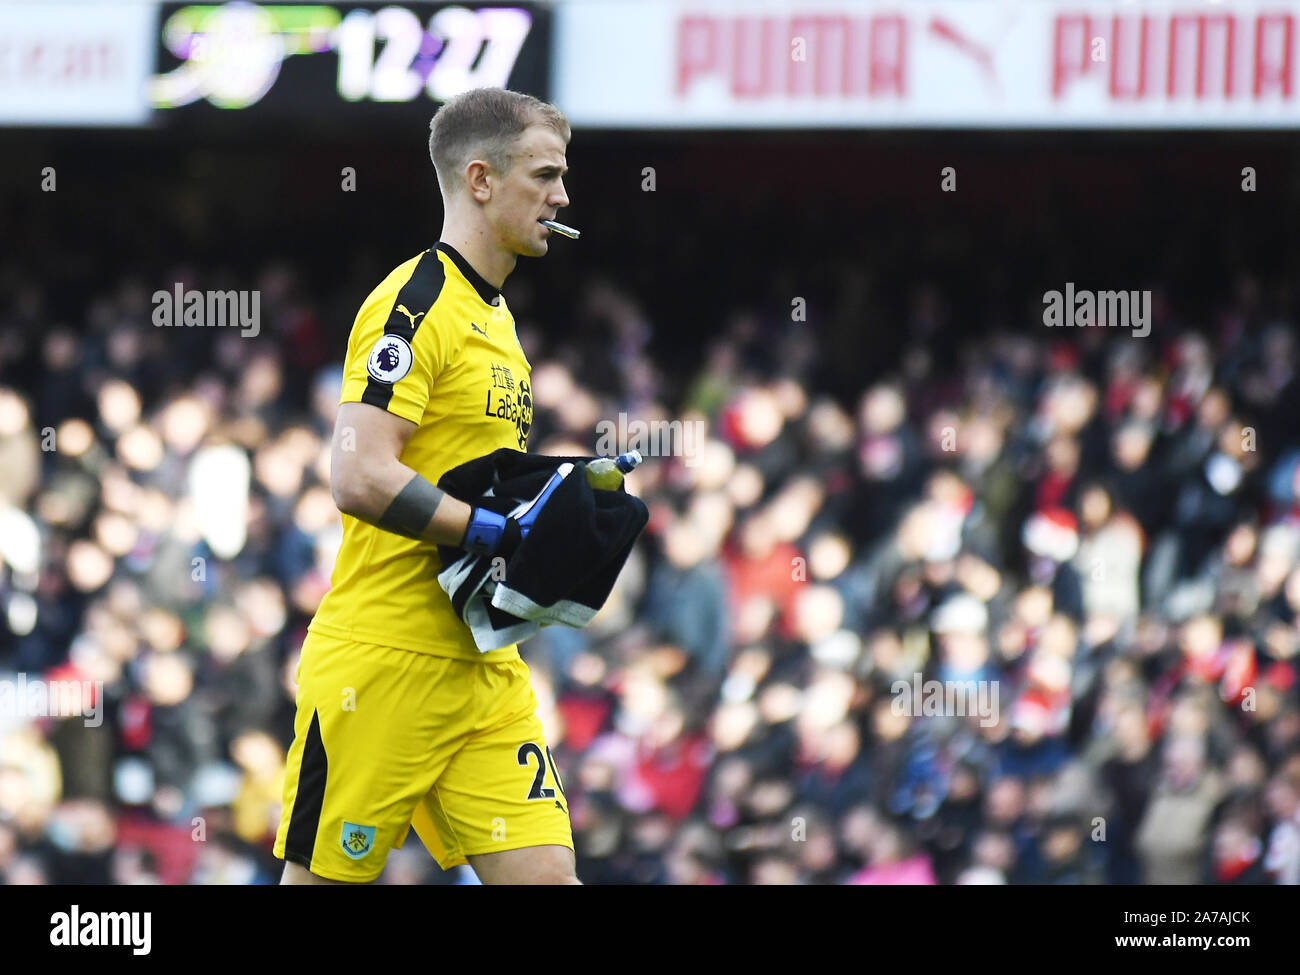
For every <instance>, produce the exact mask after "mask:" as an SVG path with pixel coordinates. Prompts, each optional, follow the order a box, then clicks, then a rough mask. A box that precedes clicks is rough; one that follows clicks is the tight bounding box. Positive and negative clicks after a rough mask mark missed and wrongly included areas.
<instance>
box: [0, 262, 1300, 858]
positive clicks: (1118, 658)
mask: <svg viewBox="0 0 1300 975" xmlns="http://www.w3.org/2000/svg"><path fill="white" fill-rule="evenodd" d="M183 273H184V272H178V274H183ZM178 279H179V278H178ZM372 283H373V282H372ZM257 286H258V289H259V290H260V292H261V302H262V305H261V310H262V316H263V326H262V329H261V332H260V334H259V335H258V336H257V337H255V338H241V337H240V335H239V333H238V331H237V330H234V329H208V330H197V329H185V330H180V329H155V328H153V327H152V326H151V325H150V312H151V306H150V289H149V288H147V287H145V286H142V285H141V284H140V283H139V282H138V281H135V280H123V281H122V282H120V283H119V285H118V286H116V287H114V288H111V289H109V290H107V291H105V292H104V293H102V294H100V295H98V296H96V297H95V298H94V300H93V301H91V302H90V303H89V304H87V305H86V306H85V321H84V322H80V321H78V322H70V323H67V324H64V323H63V320H62V319H61V318H60V316H59V315H58V314H56V313H55V312H54V311H52V310H51V308H50V306H49V304H48V301H49V296H48V295H47V294H46V293H45V292H44V291H43V290H42V289H41V288H40V287H38V286H35V285H32V284H30V283H29V282H27V281H25V280H19V279H17V278H8V279H5V278H0V878H3V880H4V882H6V883H10V884H20V883H42V882H48V883H68V882H80V883H86V882H92V883H119V884H127V883H159V882H162V883H273V882H276V881H277V880H278V878H279V872H280V864H279V862H278V861H276V860H274V858H272V857H271V855H270V847H271V844H272V841H273V838H274V833H275V828H276V825H277V823H278V821H279V814H280V808H279V803H280V788H281V781H282V777H283V772H284V763H285V754H286V750H287V747H288V745H289V743H290V741H291V739H292V726H293V710H294V709H293V694H294V672H295V667H296V664H297V659H298V653H299V650H300V647H301V644H302V640H303V636H304V633H305V629H306V625H307V623H308V622H309V621H310V619H311V616H312V613H313V612H314V610H315V608H316V606H317V605H318V603H319V601H320V599H321V596H322V595H323V593H324V592H325V591H326V590H327V588H328V586H329V574H330V568H331V565H332V560H333V557H334V553H335V551H336V549H337V545H338V543H339V539H340V522H339V515H338V512H337V510H336V509H335V507H334V505H333V503H332V501H331V498H330V492H329V488H328V473H329V471H328V463H329V441H330V435H331V431H332V427H333V418H334V413H335V410H336V408H337V399H338V392H339V383H340V370H339V362H338V360H339V358H340V356H341V353H342V351H343V349H342V345H341V343H339V342H338V341H337V336H334V335H331V334H330V333H329V332H328V330H327V329H326V328H325V327H324V326H323V325H322V310H321V309H320V308H317V307H315V306H314V305H313V304H312V302H310V301H308V300H305V299H304V298H303V297H302V295H303V293H304V290H305V289H303V288H301V287H300V286H299V284H298V282H297V279H296V277H295V274H294V271H293V269H292V268H291V267H287V266H284V265H279V264H275V265H268V266H267V267H266V268H265V269H264V272H263V274H262V276H261V279H260V280H259V281H258V282H257ZM506 293H507V296H508V297H509V295H510V285H509V284H508V285H507V288H506ZM1258 296H1259V291H1258V287H1257V286H1256V285H1255V284H1253V283H1252V282H1250V281H1249V280H1244V281H1243V284H1242V287H1241V289H1240V293H1239V296H1238V301H1237V302H1236V304H1235V305H1234V306H1233V307H1230V308H1226V309H1223V310H1216V311H1214V312H1213V313H1212V314H1208V315H1207V317H1206V319H1205V320H1204V321H1201V322H1197V323H1195V327H1192V324H1189V323H1187V322H1183V321H1179V320H1177V319H1176V318H1175V317H1174V316H1173V315H1172V314H1171V313H1170V312H1169V311H1168V310H1167V308H1164V307H1163V306H1162V305H1161V303H1160V302H1159V301H1157V302H1156V306H1155V307H1156V311H1155V319H1154V322H1153V325H1152V331H1151V334H1150V336H1149V337H1147V338H1143V339H1136V338H1133V337H1132V336H1131V335H1130V334H1129V332H1128V331H1127V330H1123V329H1105V328H1092V329H1074V330H1062V329H1047V328H1044V327H1042V325H1041V324H1040V323H1039V322H1037V321H1035V320H1034V319H1033V317H1032V316H1026V318H1025V320H1024V321H1023V322H1017V323H1015V324H1014V326H1008V327H1006V328H1005V329H1002V330H990V331H988V332H987V333H983V334H972V335H967V336H965V337H964V338H963V339H962V340H961V343H960V346H959V347H958V348H957V349H956V350H955V354H952V355H945V356H943V357H942V358H939V357H937V356H936V348H935V346H934V344H933V343H932V342H929V341H927V340H926V336H927V335H930V334H932V332H931V331H930V330H928V329H927V326H926V323H925V321H924V319H925V317H926V316H927V315H929V314H931V313H932V311H933V304H932V303H931V302H930V301H928V300H927V299H926V298H925V296H924V295H923V296H922V297H921V299H920V300H918V301H916V302H915V303H914V305H913V312H912V315H913V316H914V317H913V319H911V320H905V321H900V322H897V323H895V324H893V325H892V326H891V329H893V330H896V331H895V336H896V337H897V335H898V334H899V333H900V332H901V335H902V339H901V341H900V342H899V343H898V344H899V345H900V346H901V348H902V349H903V352H902V355H901V356H900V357H899V358H898V361H896V362H892V363H889V364H887V365H888V372H887V374H885V375H883V376H882V378H880V379H878V380H873V381H871V382H870V383H869V384H867V386H866V388H864V389H862V390H861V391H860V394H859V395H858V396H857V398H856V399H853V400H851V401H843V400H841V399H837V398H836V397H833V396H831V395H828V394H825V393H821V392H819V390H818V388H817V386H818V384H817V382H816V376H817V370H818V368H819V367H820V366H821V365H823V364H824V363H825V360H826V359H827V358H828V357H833V356H834V354H835V352H834V349H833V348H827V347H824V346H823V344H822V343H819V341H818V338H817V334H816V329H815V325H814V324H812V323H806V322H800V321H798V320H791V319H790V318H788V317H786V318H782V317H780V316H779V315H778V316H764V315H762V314H757V313H752V312H748V311H739V310H738V311H736V312H735V313H734V314H732V316H731V317H730V318H729V319H727V320H725V321H723V322H722V323H720V324H719V328H718V330H717V333H716V335H715V336H714V337H713V338H712V339H711V340H710V342H709V346H708V352H707V355H706V356H704V357H703V359H702V360H700V361H699V362H698V366H697V369H696V371H695V374H694V375H691V376H688V377H684V378H685V381H684V382H680V381H677V382H670V381H669V377H667V376H666V375H665V373H664V370H663V368H662V366H659V365H656V360H655V357H654V356H653V355H652V354H651V349H650V343H651V339H652V337H653V335H654V334H655V330H656V326H655V323H653V322H652V321H650V319H649V316H648V315H647V313H646V312H645V311H644V310H643V308H642V307H641V306H640V305H639V304H638V302H637V300H636V297H635V296H634V295H632V294H630V293H628V291H627V290H625V289H621V288H619V287H616V286H615V285H613V284H611V283H609V282H608V281H599V280H595V281H591V282H589V283H588V284H587V285H586V286H585V290H584V291H583V292H582V294H581V299H580V307H579V308H578V309H576V311H575V314H578V315H579V316H580V317H581V319H582V320H583V321H584V322H585V323H587V326H586V336H587V337H588V338H589V337H590V335H592V334H599V335H601V336H603V337H604V341H602V342H601V343H600V344H599V346H598V347H597V346H595V345H593V344H592V343H591V342H590V341H588V340H586V339H584V340H583V341H573V340H572V336H569V335H566V333H565V331H564V330H563V329H562V328H557V327H555V326H554V323H553V322H551V321H547V320H545V319H544V318H542V317H541V316H538V315H536V314H535V313H533V312H532V311H531V309H530V310H527V311H525V312H524V313H520V314H519V335H520V339H521V342H522V344H523V346H524V348H525V350H526V351H527V353H528V355H529V358H530V360H531V361H532V363H533V374H532V382H533V389H534V397H535V414H534V425H533V428H532V433H531V436H530V441H529V450H530V451H532V452H540V453H556V454H573V453H582V452H593V451H594V450H595V446H596V442H597V439H598V428H599V426H600V424H601V423H602V421H604V422H605V423H611V424H617V422H618V417H619V415H620V414H625V415H626V417H627V419H628V420H630V421H635V420H640V421H643V422H645V423H655V422H658V423H660V424H662V426H660V427H658V428H657V429H661V430H662V429H668V430H670V431H672V432H673V433H674V434H676V435H675V436H672V437H667V438H660V440H659V441H658V443H657V444H655V445H654V446H653V447H652V448H651V449H650V450H645V449H643V453H649V454H651V456H649V457H648V459H647V461H646V463H645V464H644V465H643V466H642V467H641V468H639V469H638V470H637V471H636V472H635V473H634V474H633V475H631V476H630V477H629V479H628V489H629V490H630V491H632V492H633V493H635V494H637V495H639V496H640V497H642V498H643V499H644V500H645V501H646V503H647V505H648V506H649V509H650V512H651V518H650V523H649V525H648V527H647V529H646V531H645V533H644V535H643V536H642V538H641V540H640V541H639V542H638V545H637V548H636V549H635V551H634V553H633V556H632V558H631V559H630V560H629V562H628V564H627V567H626V568H625V570H624V572H623V574H622V576H621V578H620V580H619V583H618V585H617V587H616V588H615V590H614V592H613V594H612V596H611V598H610V600H609V602H608V603H607V605H606V606H605V607H604V608H603V609H602V611H601V612H600V614H599V615H598V616H597V617H596V619H595V620H594V621H593V622H592V623H591V624H590V625H589V626H588V627H586V628H585V629H583V630H573V629H568V628H565V627H553V628H549V629H547V630H545V631H543V633H542V634H540V635H539V636H537V637H535V638H534V639H532V640H531V641H529V642H527V643H526V644H524V645H523V647H522V648H521V651H522V654H523V656H524V658H525V660H526V661H527V662H528V663H529V666H530V668H531V670H532V677H533V684H534V687H535V689H536V691H537V695H538V699H539V702H540V708H541V715H542V719H543V722H544V724H545V727H546V731H547V737H548V740H549V742H550V743H551V746H552V750H553V752H554V755H555V760H556V762H557V764H558V766H559V768H560V770H561V772H562V774H563V776H564V782H565V787H566V790H567V796H568V799H569V805H570V809H571V815H572V821H573V828H574V839H575V843H576V846H577V854H578V875H579V877H580V878H581V879H582V880H584V881H585V882H588V883H658V884H696V883H708V884H751V883H752V884H784V883H829V884H890V883H923V884H932V883H943V884H952V883H961V884H984V883H992V884H1001V883H1010V884H1020V883H1036V884H1038V883H1086V884H1100V883H1111V884H1131V883H1159V884H1169V883H1180V884H1272V883H1284V884H1296V883H1300V690H1298V684H1297V657H1296V651H1297V646H1298V645H1300V632H1298V631H1297V611H1300V435H1298V434H1296V433H1295V431H1294V428H1293V426H1292V425H1291V424H1292V419H1293V418H1294V417H1295V416H1296V415H1300V414H1298V412H1297V411H1300V376H1297V371H1296V370H1297V348H1296V332H1295V328H1294V325H1293V324H1292V323H1291V322H1287V321H1277V320H1274V319H1273V318H1272V317H1270V316H1269V315H1267V314H1264V313H1263V312H1261V311H1260V307H1261V305H1260V302H1259V301H1258ZM361 297H362V294H361V293H359V294H357V295H356V299H357V301H358V302H359V300H360V298H361ZM1030 297H1031V298H1032V297H1033V296H1030ZM1031 304H1032V301H1031ZM525 308H527V306H526V303H525ZM350 311H351V309H349V313H350ZM517 313H518V312H517ZM594 377H599V381H596V379H595V378H594ZM686 424H703V429H704V430H705V431H706V432H707V435H706V436H705V437H704V438H703V439H701V440H698V441H695V440H693V439H692V438H690V437H683V436H680V434H681V432H682V430H683V429H684V425H686ZM617 446H618V447H619V448H620V449H622V448H623V447H625V446H641V447H644V445H643V444H619V445H617ZM37 680H40V681H45V682H51V683H52V682H57V681H85V682H90V683H89V684H86V685H78V686H87V687H92V688H94V689H95V690H94V691H93V692H92V693H91V695H90V696H89V697H87V698H86V699H85V700H83V701H82V702H81V704H82V705H83V708H82V710H83V712H85V711H89V710H92V709H93V711H94V712H95V714H96V715H97V718H96V720H94V721H92V720H89V719H88V717H87V716H86V715H85V714H84V713H83V714H82V715H66V714H65V715H48V716H47V715H42V714H33V713H31V711H32V709H31V707H30V706H27V705H25V704H24V702H23V701H21V700H20V699H19V695H18V694H17V688H18V687H19V682H20V681H26V682H29V683H30V682H34V681H37ZM931 681H937V682H941V684H942V685H943V686H979V687H982V688H984V689H986V690H989V689H991V690H992V692H993V693H992V696H991V698H990V700H991V701H992V702H993V703H994V707H992V709H991V711H984V712H981V713H978V714H977V713H968V712H967V711H962V709H958V708H953V707H951V706H949V707H939V708H935V709H931V708H921V707H918V706H917V703H918V702H916V701H915V700H914V698H913V695H912V688H913V687H914V686H916V685H918V684H923V683H924V682H931ZM967 682H974V683H973V684H968V683H967ZM6 687H7V688H9V689H10V693H9V696H8V697H6V696H4V690H5V688H6ZM903 688H906V690H904V689H903ZM6 702H8V703H7V704H6ZM51 710H52V709H51ZM958 712H961V713H958ZM381 882H385V883H399V884H407V883H472V882H474V881H473V877H472V873H471V872H469V871H468V870H467V869H464V868H462V869H459V870H453V871H450V872H448V873H443V872H442V871H440V870H439V869H438V868H437V866H436V865H435V864H434V863H433V862H432V860H431V859H430V858H429V857H428V856H427V855H426V854H425V853H424V852H423V851H422V850H421V849H420V848H419V845H418V843H417V842H416V841H415V840H414V838H412V840H411V841H410V842H408V844H407V845H406V847H405V848H404V849H403V850H400V851H394V852H393V853H392V855H391V856H390V858H389V860H388V864H387V867H386V868H385V871H384V874H383V877H382V878H381Z"/></svg>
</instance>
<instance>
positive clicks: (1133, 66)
mask: <svg viewBox="0 0 1300 975" xmlns="http://www.w3.org/2000/svg"><path fill="white" fill-rule="evenodd" d="M557 18H558V19H557V23H556V31H557V36H556V54H555V60H554V63H553V65H552V68H553V73H552V78H553V86H554V96H555V102H556V104H558V105H559V106H560V108H561V109H562V110H563V111H564V112H565V113H566V114H567V115H568V116H569V118H570V119H571V120H572V121H573V123H574V124H575V125H588V126H604V127H631V126H637V127H646V126H651V127H682V126H686V127H708V128H715V127H721V128H738V127H819V126H832V127H905V126H934V127H980V126H993V127H1008V128H1018V127H1097V128H1110V127H1135V128H1161V127H1198V126H1207V127H1217V128H1252V127H1295V126H1297V125H1300V95H1298V94H1297V91H1296V60H1297V45H1298V44H1300V30H1298V29H1297V27H1298V22H1300V2H1294V0H1279V2H1256V0H1240V2H1238V0H1182V2H1179V0H1145V2H1144V0H1114V2H1093V0H1083V2H1078V3H1072V2H1065V0H1063V2H1052V0H897V2H884V0H826V2H817V0H798V2H796V0H787V2H783V3H777V2H771V0H698V2H682V0H622V2H610V0H568V2H566V3H562V4H560V5H559V6H558V7H557Z"/></svg>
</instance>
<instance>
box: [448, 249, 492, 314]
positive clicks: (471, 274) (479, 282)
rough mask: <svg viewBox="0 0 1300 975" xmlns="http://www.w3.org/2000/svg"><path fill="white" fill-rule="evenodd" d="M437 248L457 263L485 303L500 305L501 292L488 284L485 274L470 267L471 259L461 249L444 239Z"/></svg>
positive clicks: (458, 268)
mask: <svg viewBox="0 0 1300 975" xmlns="http://www.w3.org/2000/svg"><path fill="white" fill-rule="evenodd" d="M437 249H438V250H440V251H442V252H443V253H444V254H446V255H447V256H448V257H449V258H451V263H453V264H455V265H456V270H458V271H460V273H461V274H463V275H464V276H465V280H466V281H468V282H469V283H470V287H472V288H473V289H474V290H475V291H477V292H478V296H479V297H480V298H482V299H483V301H484V303H485V304H489V305H498V304H500V303H501V302H500V298H501V292H500V291H498V290H497V289H496V288H494V287H492V285H490V284H488V283H487V281H485V280H484V278H483V275H481V274H479V273H478V272H477V271H475V270H474V269H473V268H472V267H470V263H469V261H467V260H465V258H463V257H462V256H461V254H460V251H458V250H456V248H454V247H452V246H451V244H448V243H447V242H446V241H442V240H440V241H438V247H437Z"/></svg>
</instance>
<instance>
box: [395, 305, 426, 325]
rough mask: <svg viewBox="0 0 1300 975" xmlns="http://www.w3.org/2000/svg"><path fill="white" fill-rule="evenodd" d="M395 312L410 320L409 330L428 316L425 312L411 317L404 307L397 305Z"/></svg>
mask: <svg viewBox="0 0 1300 975" xmlns="http://www.w3.org/2000/svg"><path fill="white" fill-rule="evenodd" d="M397 310H398V311H400V312H401V313H402V314H403V315H405V316H406V317H407V318H409V319H410V320H411V328H415V326H416V323H417V322H418V321H419V320H420V319H421V318H423V317H424V316H425V315H426V314H428V313H427V312H420V314H418V315H412V314H411V312H410V311H409V310H408V309H407V307H406V306H405V305H398V306H397Z"/></svg>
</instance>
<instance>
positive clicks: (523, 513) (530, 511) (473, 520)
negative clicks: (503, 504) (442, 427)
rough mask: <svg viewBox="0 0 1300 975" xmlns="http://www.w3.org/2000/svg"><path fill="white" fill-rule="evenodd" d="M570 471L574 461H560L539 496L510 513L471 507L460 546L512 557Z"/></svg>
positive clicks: (482, 553) (471, 550)
mask: <svg viewBox="0 0 1300 975" xmlns="http://www.w3.org/2000/svg"><path fill="white" fill-rule="evenodd" d="M571 470H573V465H572V464H561V465H560V467H559V468H558V469H557V470H556V471H555V473H554V474H552V475H551V476H550V478H549V479H548V480H547V482H546V486H545V487H543V488H542V489H541V491H539V492H538V493H537V496H536V497H534V498H533V499H532V500H530V501H525V502H523V503H522V504H520V505H518V506H517V507H516V508H515V509H514V510H513V511H511V512H510V514H508V515H502V514H498V513H497V512H495V511H492V510H490V509H488V508H478V507H476V508H474V509H472V510H471V511H470V515H469V524H468V525H467V526H466V527H465V537H464V538H463V539H461V543H460V547H461V548H463V549H464V550H465V551H467V552H470V553H472V554H474V555H502V556H505V557H506V558H507V559H508V558H510V556H512V555H513V554H514V552H515V549H517V548H518V547H519V543H520V542H522V541H523V540H524V539H525V538H527V537H528V531H529V529H531V528H532V527H533V523H534V522H535V521H536V520H537V516H538V515H539V514H541V511H542V507H543V506H544V505H545V504H546V502H547V501H548V500H549V499H550V497H551V495H552V494H553V493H554V492H555V489H556V488H557V487H559V486H560V482H561V481H563V480H564V479H565V477H567V476H568V474H569V472H570V471H571Z"/></svg>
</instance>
